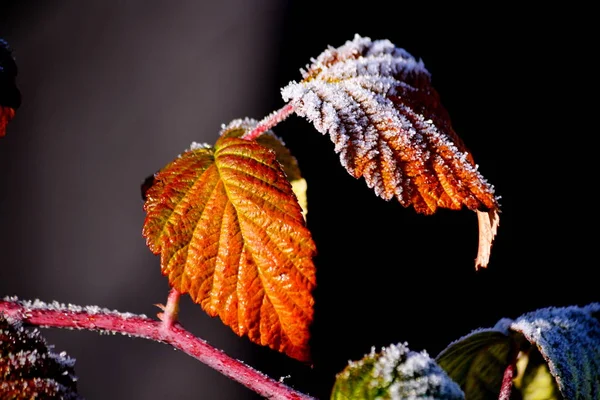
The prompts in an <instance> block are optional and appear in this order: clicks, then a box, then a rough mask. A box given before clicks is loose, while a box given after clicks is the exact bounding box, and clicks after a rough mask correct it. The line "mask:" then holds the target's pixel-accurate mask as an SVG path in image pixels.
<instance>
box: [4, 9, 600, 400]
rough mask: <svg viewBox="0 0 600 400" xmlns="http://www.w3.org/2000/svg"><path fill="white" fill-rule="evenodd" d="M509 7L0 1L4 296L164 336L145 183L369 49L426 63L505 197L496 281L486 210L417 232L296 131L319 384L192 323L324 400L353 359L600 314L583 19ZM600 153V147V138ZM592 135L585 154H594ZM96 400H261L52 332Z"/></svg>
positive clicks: (110, 343) (116, 347)
mask: <svg viewBox="0 0 600 400" xmlns="http://www.w3.org/2000/svg"><path fill="white" fill-rule="evenodd" d="M557 11H560V15H558V14H555V13H554V11H553V10H549V9H544V10H539V9H538V10H531V11H529V10H526V9H524V8H522V7H521V8H517V7H513V6H511V5H510V4H505V3H503V4H502V7H500V6H498V7H497V8H496V9H494V10H493V11H483V10H478V9H474V8H466V7H465V8H464V9H461V8H460V7H456V6H452V7H450V6H447V7H446V8H437V7H434V6H432V5H431V4H429V3H417V2H394V3H393V4H392V3H391V2H383V1H377V0H371V1H369V2H368V3H367V4H357V5H355V6H351V5H349V3H347V2H331V1H314V0H304V1H278V0H251V1H249V0H224V1H220V2H209V1H196V2H193V1H179V2H159V1H147V2H141V1H109V2H107V1H96V0H93V1H86V2H81V1H74V0H63V1H61V2H38V1H32V0H21V1H7V0H3V1H2V2H0V38H3V39H5V40H6V41H7V42H8V43H9V44H10V45H11V46H12V48H13V50H14V56H15V58H16V62H17V65H18V67H19V75H18V77H17V83H18V85H19V88H20V90H21V92H22V97H23V103H22V106H21V108H20V109H19V110H18V111H17V115H16V117H15V119H14V120H13V121H12V122H11V123H10V124H9V126H8V132H7V135H6V137H4V138H2V139H0V295H2V296H4V295H16V296H19V297H20V298H22V299H36V298H38V299H41V300H44V301H52V300H56V301H59V302H63V303H73V304H79V305H98V306H102V307H107V308H110V309H117V310H119V311H128V312H133V313H143V314H146V315H148V316H152V317H154V316H155V315H156V313H157V312H158V311H159V310H158V308H157V307H156V306H155V304H158V303H164V302H165V301H166V297H167V294H168V290H169V287H168V284H167V280H166V278H164V277H163V276H161V274H160V266H159V258H158V257H157V256H154V255H152V254H151V253H150V251H149V250H148V248H147V247H146V245H145V242H144V240H143V238H142V236H141V229H142V224H143V221H144V216H145V214H144V212H143V210H142V205H143V202H142V199H141V196H140V184H141V183H142V181H143V180H144V178H146V177H147V176H149V175H151V174H152V173H154V172H155V171H156V170H158V169H160V168H161V167H162V166H164V165H165V164H166V163H168V162H169V161H171V160H172V159H173V158H175V157H176V156H177V154H179V153H180V152H182V151H183V150H184V149H186V148H187V147H188V146H189V144H190V143H191V142H192V141H197V142H208V143H211V144H212V143H214V142H215V140H216V138H217V135H218V132H219V130H220V127H221V124H224V123H228V122H229V121H231V120H232V119H235V118H241V117H251V118H256V119H261V118H262V117H264V116H265V115H267V114H269V113H270V112H271V111H274V110H276V109H279V108H280V107H281V106H283V101H282V99H281V96H280V88H282V87H283V86H285V85H286V84H287V83H288V82H290V81H292V80H299V79H300V72H299V69H300V68H303V67H305V66H306V65H307V64H308V63H309V62H310V59H311V57H316V56H318V55H319V54H320V53H321V52H322V51H323V50H325V48H326V47H327V46H328V45H331V46H334V47H338V46H340V45H342V44H344V43H345V42H346V41H347V40H351V39H352V38H353V37H354V34H355V33H358V34H360V35H362V36H368V37H370V38H372V39H373V40H376V39H389V40H390V41H392V42H393V43H394V44H396V46H398V47H402V48H405V49H406V50H408V51H409V52H410V53H411V54H413V55H414V56H415V57H417V58H420V59H422V60H423V61H424V63H425V66H426V68H427V69H428V70H429V72H430V73H431V75H432V83H433V86H434V87H435V88H436V89H437V90H438V92H439V93H440V96H441V100H442V103H443V104H444V105H445V106H446V108H447V109H448V111H449V113H450V116H451V117H452V122H453V126H454V128H455V130H456V132H457V133H458V134H459V136H460V137H461V138H462V139H463V140H464V142H465V143H466V145H467V147H468V148H469V149H470V150H471V152H472V153H473V155H474V158H475V160H476V162H477V163H478V164H479V166H480V171H481V173H482V174H483V176H484V177H485V178H486V179H487V180H488V181H489V182H490V183H491V184H492V185H494V186H495V188H496V191H497V194H498V195H500V196H502V199H501V206H502V214H501V219H500V228H499V232H498V236H497V239H496V242H495V244H494V246H493V248H492V255H491V261H490V264H489V267H488V268H487V269H485V270H482V271H479V272H476V271H475V270H474V266H473V264H474V258H475V256H476V252H477V218H476V215H475V213H473V212H471V211H467V210H465V211H447V210H441V211H439V212H438V213H436V214H435V215H433V216H427V217H426V216H422V215H417V214H416V213H415V212H414V210H412V209H404V208H402V207H401V206H400V205H399V204H397V203H394V202H386V201H384V200H382V199H380V198H378V197H376V196H375V195H374V193H373V192H372V191H371V190H370V189H369V188H368V187H367V186H366V184H365V183H364V181H363V180H355V179H354V178H352V177H351V176H350V175H348V173H347V172H346V171H345V169H344V168H343V167H342V166H341V165H340V163H339V159H338V156H337V155H336V154H335V153H334V152H333V145H332V143H331V141H330V140H329V138H328V137H327V136H323V135H321V134H320V133H318V132H317V131H316V130H315V129H314V128H313V127H312V125H311V124H310V123H308V122H307V121H305V120H303V119H301V118H300V117H297V116H292V117H290V118H289V119H288V120H286V121H284V122H283V123H281V124H280V125H278V126H277V127H276V128H275V129H274V131H275V133H276V134H278V135H279V136H281V137H282V138H283V139H284V140H285V142H286V144H287V145H288V147H289V148H290V149H291V150H292V152H293V154H294V155H295V156H296V158H297V159H298V162H299V164H300V167H301V169H302V172H303V174H304V177H305V178H306V180H307V182H308V204H309V212H308V225H309V228H310V229H311V231H312V233H313V236H314V239H315V241H316V243H317V248H318V255H317V257H316V259H315V263H316V266H317V271H318V272H317V285H318V286H317V289H316V290H315V293H314V295H315V302H316V305H315V321H314V324H313V332H312V349H313V357H314V365H313V366H312V367H309V366H305V365H301V364H299V363H298V362H296V361H294V360H290V359H287V358H286V357H284V356H282V355H280V354H276V353H274V352H273V351H270V350H268V349H265V348H259V346H257V345H254V344H252V343H250V342H249V341H248V340H247V339H246V338H239V337H237V336H236V335H235V334H233V333H232V332H231V331H230V329H229V328H227V327H226V326H224V325H223V324H222V323H221V321H220V320H218V319H212V318H209V317H208V316H206V315H205V313H204V312H203V311H202V309H201V308H200V306H198V305H195V304H193V303H192V302H191V301H190V300H189V298H188V297H187V296H184V297H182V303H181V314H180V321H181V323H182V324H183V325H184V327H186V328H187V329H189V330H190V331H192V332H193V333H195V334H196V335H198V336H200V337H202V338H204V339H205V340H207V341H208V342H209V343H210V344H212V345H213V346H215V347H217V348H220V349H222V350H224V351H225V352H226V353H227V354H229V355H230V356H232V357H234V358H237V359H240V360H243V361H244V362H246V363H247V364H249V365H250V366H252V367H254V368H256V369H258V370H260V371H262V372H264V373H266V374H268V375H270V376H272V377H274V378H276V379H278V378H280V377H281V378H284V381H285V382H286V383H287V384H289V385H290V386H292V387H294V388H296V389H297V390H299V391H302V392H305V393H308V394H311V395H313V396H315V397H318V398H323V399H325V398H327V397H328V395H329V391H330V389H331V387H332V385H333V382H334V379H335V374H336V373H337V372H339V371H341V370H342V369H343V368H344V367H345V365H346V363H347V362H348V361H349V360H357V359H359V358H362V356H363V355H364V354H366V353H368V352H369V351H370V350H371V346H375V347H376V348H377V349H379V348H380V347H381V346H387V345H389V344H392V343H399V342H407V344H408V346H409V347H410V348H411V349H412V350H415V351H422V350H425V351H427V352H428V353H429V354H430V355H431V356H432V357H433V356H435V355H437V354H438V353H439V351H441V350H442V349H443V348H444V347H445V346H446V345H447V344H449V343H450V342H451V341H453V340H456V339H458V338H459V337H461V336H463V335H465V334H467V333H469V332H470V331H471V330H473V329H477V328H479V327H491V326H493V325H494V324H495V323H496V322H497V321H498V320H499V319H500V318H503V317H508V318H516V317H518V316H519V315H521V314H522V313H524V312H527V311H532V310H534V309H536V308H540V307H546V306H566V305H584V304H587V303H589V302H592V301H600V295H599V294H598V290H597V286H598V285H597V282H598V281H597V279H595V278H594V277H593V276H594V275H593V273H594V270H595V269H596V268H597V261H596V260H595V258H594V246H595V245H596V237H595V235H594V234H592V233H590V232H594V231H595V229H596V225H595V222H594V221H595V220H596V217H595V212H594V211H593V208H592V207H593V206H594V205H595V204H594V202H593V199H594V195H593V194H592V188H593V187H594V186H595V175H596V172H597V167H595V166H592V165H591V163H593V160H594V154H593V152H594V148H595V147H594V146H593V145H591V144H588V143H589V142H590V141H591V140H593V139H591V138H588V137H587V136H589V135H590V133H589V132H590V128H589V127H587V128H586V129H580V128H579V127H577V123H578V122H581V120H584V119H585V118H586V115H587V114H585V113H584V112H583V104H584V102H583V101H581V100H580V98H581V97H582V96H583V93H585V92H587V91H589V89H588V88H587V80H586V79H587V77H586V75H585V73H586V71H587V70H586V68H585V64H583V66H582V64H581V62H582V58H578V62H579V63H575V62H573V61H571V59H570V57H571V56H570V54H574V55H581V53H577V51H575V47H576V46H577V45H580V44H581V43H582V36H579V35H578V34H577V33H575V31H572V30H566V29H564V28H561V25H560V24H557V23H556V21H558V20H563V21H564V20H566V19H568V18H569V17H570V16H569V15H568V14H567V13H566V10H557ZM594 129H595V130H594V131H592V132H591V134H592V136H595V134H596V133H597V128H594ZM586 135H587V136H586ZM43 334H44V335H45V337H46V338H47V340H48V342H49V343H51V344H53V345H54V346H55V350H56V351H57V352H60V351H63V350H64V351H66V352H67V353H68V354H69V355H70V356H72V357H74V358H75V359H76V360H77V362H76V365H75V370H76V373H77V375H78V377H79V383H78V384H79V392H80V394H82V395H83V396H84V397H85V398H87V399H89V400H94V399H113V400H120V399H147V400H155V399H181V400H187V399H223V400H224V399H258V398H260V397H259V396H257V395H256V394H254V393H253V392H251V391H250V390H248V389H246V388H245V387H243V386H241V385H240V384H238V383H236V382H233V381H230V380H229V379H228V378H225V377H224V376H222V375H221V374H219V373H217V372H216V371H214V370H212V369H210V368H209V367H207V366H205V365H203V364H201V363H200V362H198V361H196V360H194V359H192V358H191V357H189V356H186V355H185V354H183V353H181V352H177V351H174V350H173V349H171V348H170V347H168V346H166V345H163V344H159V343H154V342H149V341H146V340H141V339H132V338H128V337H124V336H104V335H103V336H100V335H98V334H97V333H92V332H72V331H64V330H58V329H47V330H43Z"/></svg>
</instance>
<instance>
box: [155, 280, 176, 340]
mask: <svg viewBox="0 0 600 400" xmlns="http://www.w3.org/2000/svg"><path fill="white" fill-rule="evenodd" d="M180 296H181V293H179V291H178V290H177V289H175V288H172V289H171V291H170V292H169V297H168V298H167V305H166V306H163V305H159V307H160V308H161V309H162V310H163V312H161V313H158V318H159V319H160V320H162V322H163V323H162V326H163V329H166V330H169V329H171V328H172V327H173V325H174V324H175V323H176V322H177V315H178V314H179V297H180Z"/></svg>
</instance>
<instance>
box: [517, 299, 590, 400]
mask: <svg viewBox="0 0 600 400" xmlns="http://www.w3.org/2000/svg"><path fill="white" fill-rule="evenodd" d="M598 312H600V303H592V304H589V305H587V306H585V307H577V306H570V307H548V308H542V309H539V310H536V311H533V312H531V313H527V314H524V315H522V316H521V317H519V318H517V319H516V320H515V321H514V322H513V323H512V324H511V330H513V331H515V332H519V333H521V334H522V335H523V336H524V337H525V339H527V341H528V342H529V343H531V344H532V345H534V346H535V347H536V348H537V349H538V350H539V352H540V354H541V355H542V357H543V358H544V360H545V361H546V363H547V365H548V369H549V371H550V373H551V374H552V376H553V377H554V379H555V380H556V383H557V385H558V389H559V391H560V393H561V395H562V396H563V398H565V399H599V398H600V321H599V320H598V318H597V317H594V315H593V314H594V313H598Z"/></svg>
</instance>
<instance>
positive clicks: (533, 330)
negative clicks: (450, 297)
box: [436, 303, 600, 400]
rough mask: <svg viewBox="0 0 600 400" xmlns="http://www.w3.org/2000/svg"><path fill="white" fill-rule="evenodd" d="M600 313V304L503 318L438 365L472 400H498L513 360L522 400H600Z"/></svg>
mask: <svg viewBox="0 0 600 400" xmlns="http://www.w3.org/2000/svg"><path fill="white" fill-rule="evenodd" d="M599 313H600V303H591V304H589V305H587V306H585V307H576V306H571V307H562V308H558V307H549V308H542V309H539V310H536V311H533V312H530V313H526V314H523V315H522V316H520V317H519V318H517V319H516V320H514V321H513V320H509V319H503V320H501V321H499V322H498V324H496V327H494V328H493V329H477V330H475V331H473V332H472V333H470V334H468V335H466V336H464V337H462V338H460V339H459V340H457V341H455V342H453V343H451V344H450V345H449V346H448V347H446V349H444V350H443V351H442V352H440V354H439V355H438V356H437V357H436V361H437V362H438V364H439V365H440V366H441V367H442V368H443V369H444V370H445V371H446V372H447V373H448V375H449V376H450V377H451V378H452V379H453V380H454V381H456V382H457V383H458V384H459V385H460V386H461V389H462V390H464V391H465V394H466V396H467V398H469V399H490V400H491V399H497V398H498V394H499V391H500V385H501V382H502V377H503V371H504V370H505V369H506V368H507V367H508V366H509V365H510V364H511V363H513V362H515V360H516V367H517V370H518V374H517V376H516V378H515V379H514V380H513V384H514V385H513V389H515V390H519V391H520V396H521V398H523V399H529V400H538V399H546V400H550V399H557V400H558V399H562V398H564V399H595V398H600V321H599V320H598V317H597V315H598V314H599ZM549 376H551V377H552V379H548V377H549Z"/></svg>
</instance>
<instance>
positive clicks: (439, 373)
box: [331, 344, 465, 400]
mask: <svg viewBox="0 0 600 400" xmlns="http://www.w3.org/2000/svg"><path fill="white" fill-rule="evenodd" d="M464 398H465V396H464V393H463V392H462V391H461V389H460V388H459V386H458V384H456V383H455V382H454V381H452V379H450V378H449V377H448V375H447V374H446V373H445V372H444V370H443V369H441V368H440V367H439V366H438V365H437V364H436V363H435V361H434V360H432V359H431V358H430V357H429V355H428V354H427V353H426V352H424V351H423V352H421V353H417V352H414V351H410V350H409V349H408V347H407V345H406V344H397V345H390V346H388V347H384V348H382V349H381V351H380V352H378V353H377V352H375V349H374V348H373V349H371V353H370V354H368V355H365V357H363V358H362V359H361V360H359V361H351V362H350V363H348V366H347V367H346V368H345V369H344V370H343V371H342V372H340V373H339V374H338V375H337V377H336V381H335V384H334V387H333V391H332V394H331V399H332V400H348V399H364V400H369V399H378V400H386V399H388V400H396V399H397V400H402V399H414V400H417V399H423V400H425V399H428V400H434V399H440V400H441V399H464Z"/></svg>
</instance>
